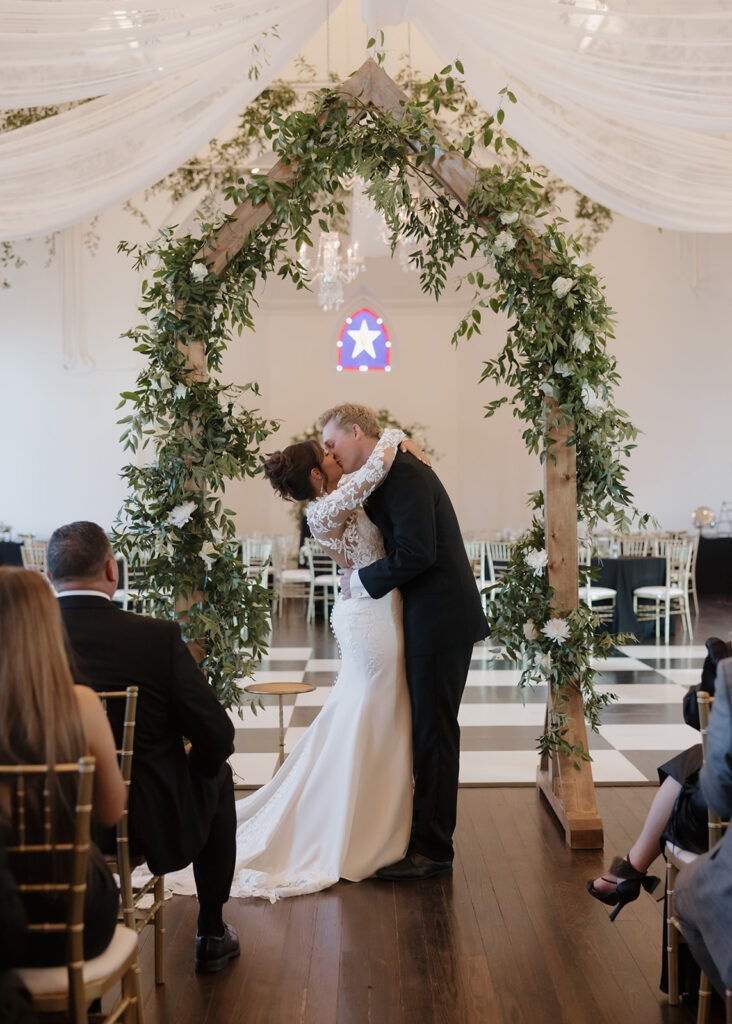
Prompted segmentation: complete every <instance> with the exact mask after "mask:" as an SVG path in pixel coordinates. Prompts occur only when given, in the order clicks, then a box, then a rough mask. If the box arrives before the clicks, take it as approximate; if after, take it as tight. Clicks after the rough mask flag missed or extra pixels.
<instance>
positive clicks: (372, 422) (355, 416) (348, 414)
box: [318, 403, 381, 437]
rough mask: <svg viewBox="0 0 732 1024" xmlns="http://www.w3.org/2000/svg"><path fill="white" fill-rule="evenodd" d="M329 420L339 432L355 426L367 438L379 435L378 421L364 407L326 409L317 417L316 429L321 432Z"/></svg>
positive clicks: (341, 406) (348, 406)
mask: <svg viewBox="0 0 732 1024" xmlns="http://www.w3.org/2000/svg"><path fill="white" fill-rule="evenodd" d="M331 420H332V421H333V423H335V425H336V426H337V427H339V428H340V429H341V430H348V428H349V427H352V426H354V424H355V425H356V426H358V427H360V428H361V430H363V432H364V434H366V436H367V437H378V436H379V434H380V433H381V427H380V426H379V421H378V420H377V419H376V416H375V415H374V412H373V410H372V409H369V407H368V406H366V405H355V404H353V403H346V404H344V405H334V406H333V408H332V409H326V410H325V412H324V413H322V415H321V416H319V417H318V428H319V429H320V430H322V429H323V427H324V426H325V425H326V423H330V422H331Z"/></svg>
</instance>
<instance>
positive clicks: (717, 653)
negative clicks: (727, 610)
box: [587, 637, 732, 990]
mask: <svg viewBox="0 0 732 1024" xmlns="http://www.w3.org/2000/svg"><path fill="white" fill-rule="evenodd" d="M706 647H707V657H706V659H705V661H704V666H703V668H702V677H701V682H700V683H697V685H696V686H692V687H690V689H689V691H688V693H687V694H686V696H685V697H684V720H685V721H686V724H687V725H690V726H692V727H693V728H695V729H698V728H699V711H698V708H697V702H696V694H697V692H698V691H699V690H700V689H701V690H704V691H705V692H706V693H709V694H711V695H712V696H714V678H715V675H716V671H717V664H718V663H720V662H721V660H722V659H723V658H729V656H730V653H732V652H730V649H729V645H728V644H726V643H725V642H724V641H723V640H719V639H717V637H710V639H709V640H707V642H706ZM701 766H702V747H701V743H697V744H695V745H694V746H693V747H690V748H689V749H688V750H684V751H683V752H682V753H681V754H677V755H676V756H675V757H672V758H671V760H670V761H667V762H666V763H665V764H662V765H661V766H660V767H659V769H658V777H659V781H660V786H659V789H658V792H657V793H656V796H655V797H654V799H653V803H652V804H651V807H650V809H649V811H648V815H647V817H646V820H645V823H644V825H643V829H642V831H641V834H640V835H639V836H638V838H637V839H636V841H635V843H634V844H633V846H632V847H631V848H630V852H629V853H628V856H627V857H626V858H621V857H616V858H615V859H614V860H613V862H612V864H611V866H610V870H609V871H608V872H607V874H606V875H603V876H602V877H601V878H595V879H594V880H592V881H590V882H588V883H587V891H588V892H589V893H590V895H591V896H594V898H595V899H597V900H600V902H601V903H606V904H608V905H609V906H614V907H615V908H616V909H615V910H614V911H613V913H612V914H611V920H614V919H615V917H617V915H618V913H619V912H620V910H621V909H622V907H623V906H625V904H626V903H631V902H632V901H633V900H636V899H638V896H639V895H640V891H641V888H643V889H646V890H647V891H648V892H653V890H654V889H655V888H656V886H657V885H658V883H659V881H660V879H658V878H656V877H655V876H654V875H648V874H647V872H648V869H649V867H650V866H651V864H652V863H653V861H654V860H655V859H656V857H658V855H659V854H660V853H662V852H663V849H664V846H665V844H666V842H667V841H668V842H671V843H674V844H676V845H677V846H681V847H683V848H684V849H685V850H691V851H692V852H693V853H703V852H704V851H705V850H706V849H707V844H708V833H707V805H706V802H705V800H704V796H703V794H702V793H700V790H699V770H700V769H701ZM661 987H662V988H663V989H664V990H665V977H664V979H662V982H661Z"/></svg>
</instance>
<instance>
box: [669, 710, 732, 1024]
mask: <svg viewBox="0 0 732 1024" xmlns="http://www.w3.org/2000/svg"><path fill="white" fill-rule="evenodd" d="M713 703H714V697H712V696H710V695H709V694H708V693H706V692H705V691H704V690H700V691H699V692H698V693H697V705H698V707H699V728H700V731H701V741H702V757H703V760H706V756H707V729H708V727H709V714H710V711H711V707H712V704H713ZM728 825H729V822H726V821H723V820H722V818H720V817H719V815H718V814H714V813H713V812H712V811H708V812H707V827H708V829H709V849H710V850H711V849H712V848H713V847H714V846H716V844H717V843H718V842H719V840H720V839H721V838H722V836H723V835H724V833H725V831H726V829H727V826H728ZM664 856H665V858H666V898H667V920H666V957H667V965H668V1001H669V1003H670V1004H671V1005H672V1006H677V1005H678V1004H679V1002H680V999H681V994H680V992H679V942H680V940H682V939H683V933H682V931H681V926H680V924H679V919H678V918H677V916H676V913H675V910H674V903H673V896H674V888H675V885H676V876H677V875H678V873H679V871H680V870H681V868H682V867H683V866H684V865H685V864H690V863H692V862H693V861H694V860H696V858H697V856H698V854H696V853H691V852H690V851H689V850H684V849H682V848H681V847H678V846H675V845H673V844H672V843H666V847H665V849H664ZM710 1005H711V988H710V985H709V981H708V979H707V976H706V975H705V974H704V972H703V971H702V972H701V975H700V977H699V1000H698V1003H697V1017H696V1020H697V1024H707V1021H708V1020H709V1010H710ZM725 1007H726V1019H727V1024H732V992H730V991H728V992H727V993H726V998H725Z"/></svg>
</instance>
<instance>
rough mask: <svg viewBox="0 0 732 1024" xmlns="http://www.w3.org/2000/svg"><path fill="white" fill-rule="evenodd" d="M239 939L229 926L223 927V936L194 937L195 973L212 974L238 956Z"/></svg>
mask: <svg viewBox="0 0 732 1024" xmlns="http://www.w3.org/2000/svg"><path fill="white" fill-rule="evenodd" d="M239 952H240V950H239V937H238V936H237V934H236V932H235V931H234V929H233V928H232V927H231V925H230V924H225V925H224V934H223V935H197V936H196V971H197V972H198V974H214V973H215V972H216V971H220V970H222V969H223V968H224V967H226V965H227V964H228V963H230V961H232V960H233V959H234V958H235V957H237V956H239Z"/></svg>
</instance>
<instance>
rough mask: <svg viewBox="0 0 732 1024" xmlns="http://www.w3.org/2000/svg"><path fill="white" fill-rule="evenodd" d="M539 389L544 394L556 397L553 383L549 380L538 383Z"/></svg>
mask: <svg viewBox="0 0 732 1024" xmlns="http://www.w3.org/2000/svg"><path fill="white" fill-rule="evenodd" d="M539 390H540V391H543V392H544V394H545V395H548V396H549V397H550V398H556V397H557V393H556V391H555V390H554V385H553V384H550V382H549V381H548V380H545V381H543V382H542V383H541V384H540V385H539Z"/></svg>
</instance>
